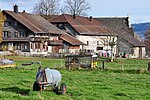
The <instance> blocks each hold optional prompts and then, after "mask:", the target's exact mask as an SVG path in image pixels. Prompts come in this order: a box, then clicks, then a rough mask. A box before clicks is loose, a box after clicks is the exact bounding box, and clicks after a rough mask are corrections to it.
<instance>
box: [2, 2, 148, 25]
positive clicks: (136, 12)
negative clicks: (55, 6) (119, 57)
mask: <svg viewBox="0 0 150 100" xmlns="http://www.w3.org/2000/svg"><path fill="white" fill-rule="evenodd" d="M38 1H39V0H0V9H1V10H13V5H14V4H17V5H18V6H19V11H23V10H26V12H28V13H31V12H32V9H33V6H34V5H35V3H37V2H38ZM60 1H61V2H63V1H64V0H60ZM86 1H87V2H89V4H90V6H91V10H89V11H88V12H87V13H88V15H89V16H93V17H127V16H128V17H130V22H131V23H132V24H133V23H143V22H150V10H149V9H150V0H86Z"/></svg>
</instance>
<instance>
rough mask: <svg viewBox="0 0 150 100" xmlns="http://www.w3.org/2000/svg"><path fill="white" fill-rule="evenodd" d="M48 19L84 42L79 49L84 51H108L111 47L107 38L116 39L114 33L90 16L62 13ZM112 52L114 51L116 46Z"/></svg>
mask: <svg viewBox="0 0 150 100" xmlns="http://www.w3.org/2000/svg"><path fill="white" fill-rule="evenodd" d="M49 21H50V22H51V23H52V24H53V25H55V26H57V27H58V28H59V29H61V30H64V31H66V32H67V33H68V34H70V35H71V36H74V37H76V38H77V39H79V40H80V41H82V42H83V43H85V44H86V45H84V46H83V47H80V49H82V50H84V51H86V52H98V51H110V50H111V47H110V46H109V45H108V42H110V41H108V40H112V38H113V39H114V40H116V39H117V35H116V34H112V33H111V31H110V30H109V29H108V28H107V27H105V26H104V25H103V24H102V23H101V22H100V21H98V20H96V19H93V18H92V17H89V18H88V17H83V16H75V15H74V16H72V15H68V14H62V15H59V16H57V17H55V18H52V19H50V20H49ZM113 53H114V54H115V53H116V46H115V47H114V49H113Z"/></svg>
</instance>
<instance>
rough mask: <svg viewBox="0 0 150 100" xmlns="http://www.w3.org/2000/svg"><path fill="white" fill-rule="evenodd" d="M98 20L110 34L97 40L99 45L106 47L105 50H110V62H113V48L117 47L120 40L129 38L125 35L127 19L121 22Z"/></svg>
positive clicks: (115, 19)
mask: <svg viewBox="0 0 150 100" xmlns="http://www.w3.org/2000/svg"><path fill="white" fill-rule="evenodd" d="M98 20H100V22H101V23H103V25H104V26H106V27H107V28H109V31H110V33H109V34H108V35H107V36H105V38H102V37H98V38H99V40H100V42H101V44H103V45H104V46H107V48H108V47H110V48H111V50H110V51H111V62H113V58H114V55H113V54H114V52H113V51H114V47H115V46H118V47H119V41H121V40H122V38H125V37H128V36H130V35H127V34H128V32H129V25H128V23H126V22H128V19H124V20H123V19H122V18H99V19H98ZM125 20H126V21H125ZM107 51H108V50H107Z"/></svg>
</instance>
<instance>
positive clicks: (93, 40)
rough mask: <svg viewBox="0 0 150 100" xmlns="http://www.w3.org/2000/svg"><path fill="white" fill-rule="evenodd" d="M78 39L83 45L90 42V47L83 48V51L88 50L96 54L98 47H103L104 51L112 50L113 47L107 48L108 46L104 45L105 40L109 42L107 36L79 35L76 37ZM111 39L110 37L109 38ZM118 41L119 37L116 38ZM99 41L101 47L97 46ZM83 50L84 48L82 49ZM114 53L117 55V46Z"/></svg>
mask: <svg viewBox="0 0 150 100" xmlns="http://www.w3.org/2000/svg"><path fill="white" fill-rule="evenodd" d="M76 37H77V39H79V40H80V41H82V42H83V43H85V44H87V41H89V45H85V46H84V47H83V49H86V50H93V51H94V52H97V50H96V49H97V47H98V46H99V47H103V50H108V49H109V50H110V49H111V47H110V46H107V45H104V43H103V42H104V40H105V41H106V40H108V39H107V38H108V37H107V36H84V35H78V36H76ZM109 38H110V37H109ZM116 39H117V37H115V40H116ZM97 41H99V45H98V44H97ZM80 49H82V48H80ZM113 52H114V53H116V46H115V47H114V50H113Z"/></svg>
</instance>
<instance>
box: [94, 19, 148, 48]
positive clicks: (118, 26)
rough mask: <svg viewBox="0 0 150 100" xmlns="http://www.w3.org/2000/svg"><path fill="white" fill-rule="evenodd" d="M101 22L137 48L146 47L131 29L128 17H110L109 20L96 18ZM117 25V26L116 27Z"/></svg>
mask: <svg viewBox="0 0 150 100" xmlns="http://www.w3.org/2000/svg"><path fill="white" fill-rule="evenodd" d="M95 19H96V20H99V21H100V22H101V23H103V25H105V26H106V27H108V28H110V29H111V30H113V31H116V30H117V31H118V30H119V32H117V34H118V36H120V37H121V38H123V39H125V40H126V41H128V42H129V43H130V44H132V45H133V46H135V47H140V46H145V44H144V43H143V42H141V41H140V40H138V39H137V38H135V37H134V31H133V29H132V28H131V27H129V18H128V17H108V18H103V17H102V18H95ZM114 25H115V26H114Z"/></svg>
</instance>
